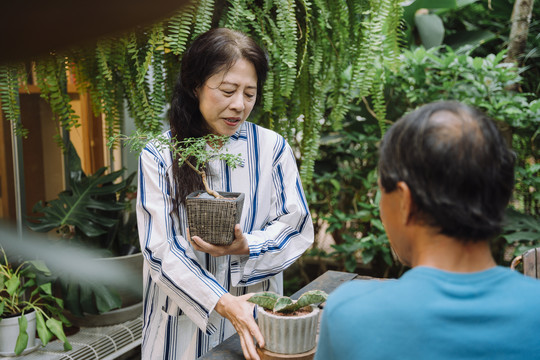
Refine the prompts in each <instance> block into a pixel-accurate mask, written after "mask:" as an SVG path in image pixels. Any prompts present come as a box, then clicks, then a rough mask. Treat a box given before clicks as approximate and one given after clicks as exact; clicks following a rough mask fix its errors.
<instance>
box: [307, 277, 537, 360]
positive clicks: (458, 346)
mask: <svg viewBox="0 0 540 360" xmlns="http://www.w3.org/2000/svg"><path fill="white" fill-rule="evenodd" d="M323 317H324V318H325V319H324V320H323V322H322V327H321V334H320V335H321V341H320V343H319V345H318V350H317V357H316V359H317V360H323V359H339V360H341V359H343V360H345V359H346V360H349V359H370V360H373V359H415V360H416V359H505V360H506V359H540V281H538V280H535V279H532V278H528V277H525V276H523V275H521V274H518V273H515V272H513V271H511V270H509V269H505V268H502V267H494V268H491V269H488V270H485V271H481V272H474V273H451V272H446V271H441V270H437V269H434V268H429V267H416V268H414V269H412V270H409V271H408V272H407V273H406V274H404V275H403V276H402V278H401V279H399V280H388V281H376V280H372V281H352V282H351V283H348V284H345V285H343V286H341V287H340V288H339V289H337V290H336V291H335V292H334V293H333V294H332V296H331V297H330V299H329V300H328V303H327V306H326V308H325V310H324V312H323Z"/></svg>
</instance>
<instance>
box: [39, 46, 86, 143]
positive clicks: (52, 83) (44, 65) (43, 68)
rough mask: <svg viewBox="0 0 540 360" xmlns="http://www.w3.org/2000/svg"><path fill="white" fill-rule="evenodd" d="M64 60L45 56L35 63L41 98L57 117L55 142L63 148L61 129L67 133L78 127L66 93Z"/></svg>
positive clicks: (58, 57)
mask: <svg viewBox="0 0 540 360" xmlns="http://www.w3.org/2000/svg"><path fill="white" fill-rule="evenodd" d="M67 69H68V64H67V60H66V58H64V57H63V56H62V55H58V56H54V55H52V54H51V55H47V56H45V57H43V58H42V59H41V61H39V62H36V81H37V85H38V86H39V88H40V89H41V97H42V98H43V99H45V100H46V101H47V102H48V103H49V105H50V106H51V109H52V111H53V113H54V114H55V115H56V116H57V117H58V122H59V127H58V128H57V132H56V142H57V144H58V145H59V146H60V147H62V148H63V146H64V143H63V141H62V135H61V128H63V129H65V130H67V131H69V130H70V129H72V128H74V127H78V126H80V123H79V121H78V120H79V116H78V115H77V114H75V110H73V108H72V107H71V104H70V101H71V98H70V97H69V95H68V92H67Z"/></svg>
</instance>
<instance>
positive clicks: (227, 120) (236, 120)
mask: <svg viewBox="0 0 540 360" xmlns="http://www.w3.org/2000/svg"><path fill="white" fill-rule="evenodd" d="M223 120H224V121H225V123H226V124H227V125H229V126H236V125H238V123H239V122H240V118H225V119H223Z"/></svg>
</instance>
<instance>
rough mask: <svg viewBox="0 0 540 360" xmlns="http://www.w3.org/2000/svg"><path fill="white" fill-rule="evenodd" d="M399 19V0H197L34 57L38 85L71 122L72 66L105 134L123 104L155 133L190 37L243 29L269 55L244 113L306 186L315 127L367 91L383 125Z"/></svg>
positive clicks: (326, 124)
mask: <svg viewBox="0 0 540 360" xmlns="http://www.w3.org/2000/svg"><path fill="white" fill-rule="evenodd" d="M216 4H217V5H216ZM401 16H402V7H401V5H400V0H258V1H254V0H220V1H219V2H216V1H215V0H197V1H193V2H191V3H190V4H189V5H187V6H186V7H184V8H183V9H182V11H181V12H179V13H177V14H175V15H174V16H173V17H171V18H170V19H167V20H164V21H163V22H161V23H158V24H155V25H152V26H149V27H140V28H138V29H137V30H136V31H134V32H132V33H129V34H127V35H125V36H122V37H118V36H115V37H108V38H106V39H101V40H99V41H98V42H97V43H96V44H95V45H94V46H93V47H90V48H89V49H87V48H85V49H73V50H70V51H69V52H68V53H66V54H57V55H50V56H49V57H46V58H44V59H41V60H39V61H38V62H37V73H38V82H39V84H38V85H39V86H40V87H41V88H42V89H43V90H42V91H43V93H42V96H43V97H44V98H46V99H47V101H48V102H49V103H50V104H51V107H52V108H53V111H54V112H55V114H57V116H58V117H59V120H60V124H61V125H62V126H63V127H67V128H69V127H72V126H75V125H76V124H77V118H76V116H74V113H73V110H72V109H71V108H70V107H69V106H68V105H69V101H68V100H69V96H67V92H65V89H64V88H65V74H64V75H61V72H62V71H64V72H65V68H66V66H67V65H68V64H69V66H70V67H71V69H72V72H73V73H74V74H75V80H76V83H77V88H78V89H79V91H85V92H88V93H90V96H91V98H92V104H93V108H94V111H95V112H97V113H103V114H104V115H105V118H106V121H107V129H106V131H107V132H108V133H109V134H111V133H117V132H119V131H120V128H121V122H122V114H123V113H124V104H127V113H128V114H129V116H130V117H132V118H133V119H134V121H135V126H136V127H137V128H144V129H154V130H156V131H158V130H159V129H160V127H161V124H162V120H163V117H164V110H165V109H166V106H167V103H168V102H169V101H170V99H171V95H172V90H173V87H174V83H175V81H176V78H177V75H178V72H179V69H180V59H181V56H182V54H183V53H184V51H185V49H186V47H187V46H188V45H189V43H190V42H191V41H192V40H193V39H194V38H195V37H196V36H198V35H199V34H201V33H203V32H205V31H206V30H208V29H210V28H211V27H212V26H225V27H228V28H232V29H237V30H240V31H243V32H245V33H247V34H248V35H249V36H251V37H253V38H254V39H255V41H256V42H258V43H259V44H261V45H262V46H263V47H264V48H265V49H266V50H267V52H268V56H269V62H270V71H269V73H268V77H267V82H266V84H265V85H264V88H263V89H262V99H260V100H261V103H262V106H261V107H259V108H256V109H255V111H254V112H253V113H252V115H251V117H250V120H251V121H254V122H257V123H259V124H261V125H264V126H267V127H269V128H271V129H273V130H275V131H277V132H279V133H280V134H282V135H283V136H284V137H285V138H287V140H288V141H289V142H290V143H291V145H292V146H293V147H294V150H295V153H296V154H299V159H298V160H299V163H300V169H301V174H302V177H303V180H304V182H306V183H309V180H310V177H311V174H312V171H313V163H314V160H315V159H316V157H317V154H318V144H319V138H320V134H321V132H322V131H326V130H328V129H338V128H339V127H340V126H341V123H342V121H343V119H344V118H345V116H346V115H347V113H348V112H349V109H350V108H351V104H352V103H354V102H358V101H359V99H363V98H368V97H369V99H370V101H371V106H372V107H373V112H374V114H375V116H376V117H377V120H378V121H379V124H380V128H381V131H384V127H385V120H384V119H385V116H386V115H385V104H384V98H383V97H382V84H383V83H384V78H385V77H386V76H387V74H386V72H387V71H393V70H394V69H397V68H398V65H399V60H398V59H399V57H398V55H399V53H400V43H401V42H402V41H403V40H402V34H401V32H400V30H399V24H400V22H401V21H402V20H401ZM383 65H384V66H383ZM381 69H389V70H381ZM0 70H1V71H2V72H1V73H0V93H1V94H0V96H1V99H2V108H3V109H4V112H6V114H7V113H10V114H16V110H15V108H16V107H17V106H16V102H14V100H13V99H15V97H14V96H15V94H16V92H15V91H17V86H15V87H13V86H14V85H10V86H11V87H10V86H7V85H6V84H8V83H10V84H13V81H14V80H13V75H9V74H12V73H10V72H6V71H5V69H4V68H2V69H0ZM385 71H386V72H385ZM10 89H11V90H10ZM13 89H15V90H13ZM13 104H15V105H13ZM13 111H15V113H14V112H13ZM10 114H8V115H7V116H9V117H10V118H14V117H13V116H14V115H10Z"/></svg>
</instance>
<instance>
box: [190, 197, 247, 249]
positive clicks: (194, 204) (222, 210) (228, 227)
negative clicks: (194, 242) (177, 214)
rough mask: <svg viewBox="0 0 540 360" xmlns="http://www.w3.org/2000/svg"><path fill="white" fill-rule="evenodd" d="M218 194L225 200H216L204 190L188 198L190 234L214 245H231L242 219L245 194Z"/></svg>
mask: <svg viewBox="0 0 540 360" xmlns="http://www.w3.org/2000/svg"><path fill="white" fill-rule="evenodd" d="M218 193H219V194H220V195H222V196H223V197H225V199H216V198H214V197H212V196H211V195H208V194H206V192H205V191H202V190H199V191H195V192H193V193H191V194H189V195H188V196H187V197H186V212H187V217H188V225H189V234H190V236H198V237H200V238H201V239H203V240H204V241H206V242H208V243H211V244H214V245H230V244H231V243H232V242H233V240H234V226H235V225H236V224H238V223H239V222H240V218H241V217H242V207H243V206H244V194H243V193H233V192H221V191H218ZM202 194H205V195H206V196H202Z"/></svg>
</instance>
